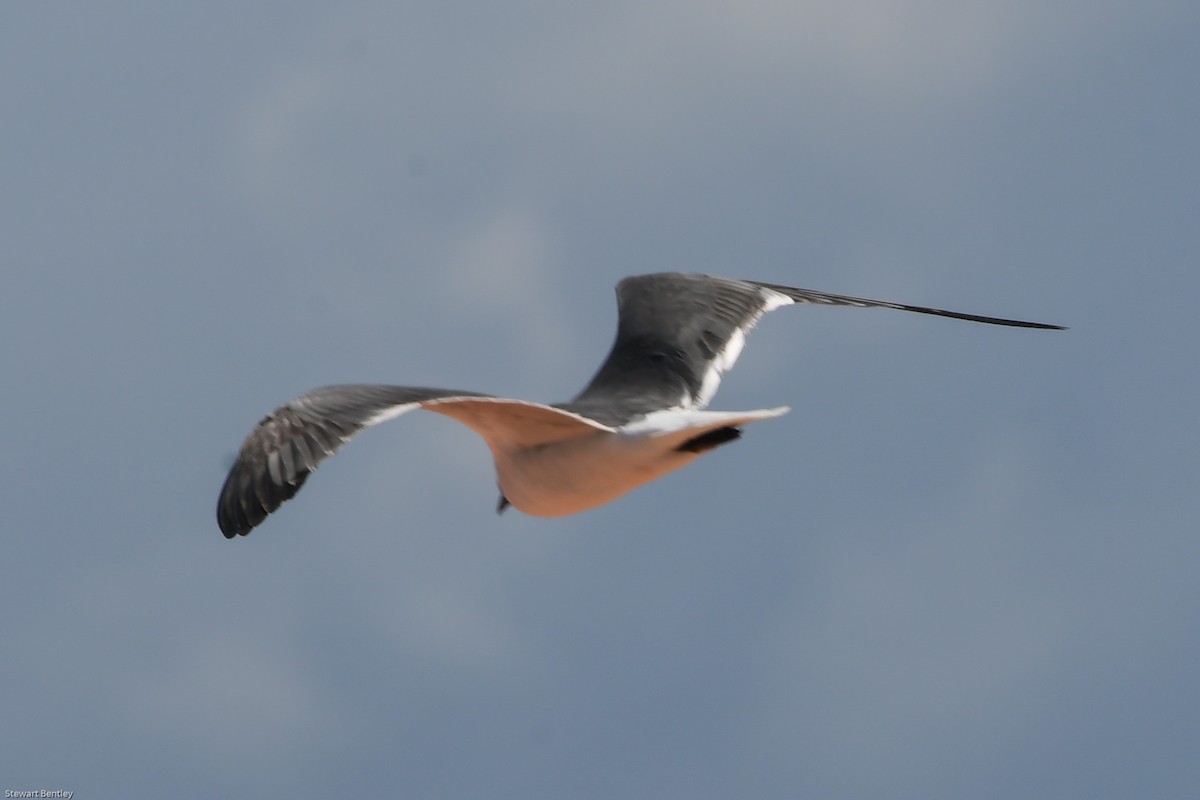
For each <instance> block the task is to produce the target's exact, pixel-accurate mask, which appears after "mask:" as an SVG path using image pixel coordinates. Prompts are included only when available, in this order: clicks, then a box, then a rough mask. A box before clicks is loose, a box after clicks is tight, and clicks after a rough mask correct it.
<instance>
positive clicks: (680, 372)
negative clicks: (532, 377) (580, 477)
mask: <svg viewBox="0 0 1200 800" xmlns="http://www.w3.org/2000/svg"><path fill="white" fill-rule="evenodd" d="M772 294H773V293H772V292H770V291H767V290H765V287H760V286H758V285H756V284H753V283H749V282H747V281H736V280H730V279H727V278H716V277H711V276H708V275H691V274H682V273H673V272H672V273H659V274H655V275H638V276H635V277H632V278H626V279H624V280H623V281H621V282H620V283H619V284H617V308H618V313H619V318H618V322H617V335H616V339H615V340H614V341H613V345H612V349H611V350H610V351H609V354H608V357H607V358H606V359H605V360H604V363H603V364H602V365H601V366H600V369H599V371H597V372H596V374H595V376H594V377H593V378H592V379H591V381H590V382H589V383H588V385H587V386H586V387H585V388H584V390H583V391H582V392H580V393H579V394H578V395H577V396H576V397H575V399H574V400H572V401H571V402H569V403H563V404H562V405H561V407H562V408H565V409H569V410H571V411H577V412H579V413H582V414H586V415H587V416H588V417H591V418H593V419H597V420H600V421H601V422H604V423H606V424H610V425H621V424H624V423H625V422H628V421H629V420H630V419H632V418H635V417H637V416H640V415H643V414H648V413H650V412H652V411H657V410H659V409H663V408H673V407H678V406H683V407H693V406H696V407H698V406H703V405H704V404H705V403H706V402H707V399H708V398H707V397H706V395H707V394H710V392H708V391H706V390H707V388H708V387H706V385H705V379H706V377H708V376H709V373H710V371H711V370H712V368H713V365H714V363H717V364H722V361H723V360H725V361H728V362H729V363H724V364H722V369H724V368H728V367H729V366H732V359H726V358H725V355H726V353H727V351H728V350H731V348H729V347H728V346H729V344H730V342H731V340H733V339H734V338H735V337H739V336H740V335H741V334H744V333H745V331H747V330H749V329H750V328H751V327H753V325H754V323H755V322H756V321H757V320H758V318H759V317H761V316H762V314H763V313H764V312H765V311H768V310H770V309H771V308H773V307H774V305H773V303H772ZM777 302H778V299H776V303H777ZM732 349H740V343H739V344H738V345H737V346H736V348H732ZM732 357H733V359H736V357H737V353H736V352H732ZM709 380H710V382H711V380H712V379H711V378H710V379H709ZM712 388H713V389H715V386H713V387H712Z"/></svg>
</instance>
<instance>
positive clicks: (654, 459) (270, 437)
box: [217, 273, 1063, 539]
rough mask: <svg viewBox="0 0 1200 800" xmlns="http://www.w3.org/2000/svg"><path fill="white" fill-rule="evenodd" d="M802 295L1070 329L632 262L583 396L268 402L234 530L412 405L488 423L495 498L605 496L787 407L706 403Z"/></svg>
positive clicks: (596, 499) (236, 480) (225, 518)
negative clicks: (752, 338)
mask: <svg viewBox="0 0 1200 800" xmlns="http://www.w3.org/2000/svg"><path fill="white" fill-rule="evenodd" d="M798 303H816V304H820V305H836V306H855V307H858V308H894V309H899V310H901V311H914V312H916V313H918V314H934V315H936V316H940V317H952V318H954V319H962V320H969V321H971V322H982V323H987V324H989V325H1008V326H1012V327H1017V328H1041V329H1050V330H1062V329H1063V327H1062V326H1061V325H1047V324H1045V323H1041V322H1021V321H1019V320H1013V319H999V318H996V317H984V316H979V315H977V314H963V313H960V312H957V311H945V310H942V309H938V308H926V307H924V306H910V305H904V304H901V303H889V302H886V301H881V300H867V299H864V298H861V297H848V296H846V295H840V294H828V293H826V292H816V291H812V290H810V289H796V288H793V287H791V286H781V285H778V284H774V283H760V282H758V281H741V280H730V279H728V278H718V277H713V276H709V275H693V274H682V273H659V274H655V275H637V276H634V277H631V278H626V279H624V280H622V281H621V282H620V283H619V284H617V305H618V312H619V320H618V324H617V336H616V340H615V341H614V342H613V346H612V350H611V351H610V352H609V354H608V358H606V359H605V361H604V363H603V364H601V365H600V369H599V371H598V372H597V373H596V374H595V376H594V377H593V378H592V380H591V382H590V383H588V385H587V386H586V387H584V389H583V391H582V392H580V393H579V394H578V395H577V396H576V397H575V399H573V400H570V401H569V402H566V403H556V404H553V405H543V404H541V403H534V402H530V401H527V400H512V399H509V398H505V397H495V396H493V395H487V394H480V393H478V392H465V391H458V390H455V389H431V388H427V387H420V386H390V385H385V384H343V385H338V386H326V387H323V388H320V389H315V390H313V391H311V392H308V393H307V394H304V395H301V396H300V397H297V398H296V399H295V400H292V401H291V402H289V403H286V404H284V405H282V406H280V407H279V408H277V409H275V410H274V411H272V412H271V413H270V414H268V415H267V416H265V417H263V419H262V420H261V421H260V422H259V423H258V425H256V426H255V427H254V430H252V431H251V432H250V435H249V436H247V437H246V440H245V441H244V442H243V443H242V448H241V450H240V452H239V453H238V456H237V460H236V461H235V463H234V465H233V467H232V468H231V469H230V471H229V476H228V477H227V478H226V479H225V485H224V486H223V487H222V488H221V495H220V498H219V499H218V501H217V524H218V525H219V526H220V528H221V532H222V533H224V534H225V537H226V538H229V539H232V538H233V537H235V536H238V535H241V536H245V535H246V534H248V533H250V531H251V530H252V529H253V528H254V527H255V526H256V525H258V524H259V523H261V522H262V521H263V520H265V519H266V518H267V515H269V514H270V513H271V512H273V511H275V510H276V509H278V508H279V506H280V505H281V504H282V503H283V502H284V501H285V500H288V499H289V498H291V497H292V496H293V495H295V494H296V492H297V491H299V489H300V487H301V486H302V485H304V481H305V480H307V478H308V476H309V473H311V472H312V471H313V470H315V469H316V468H317V466H318V465H319V464H320V463H321V462H322V461H324V460H325V459H326V458H328V457H329V456H332V455H333V454H334V453H336V452H337V451H338V450H339V449H340V448H341V447H342V445H344V444H345V443H346V442H348V441H350V439H351V438H353V437H354V435H355V434H357V433H358V432H359V431H361V430H363V429H364V428H369V427H371V426H372V425H377V424H379V423H380V422H386V421H388V420H390V419H393V418H395V417H398V416H400V415H401V414H403V413H405V412H407V411H412V410H413V409H415V408H423V409H425V410H427V411H435V412H437V413H439V414H443V415H445V416H447V417H450V418H451V419H456V420H458V421H459V422H461V423H463V424H464V425H466V426H467V427H469V428H471V430H473V431H475V432H476V433H478V434H479V435H480V436H482V437H483V440H484V441H485V442H486V443H487V446H488V448H489V449H490V450H491V451H492V458H493V460H494V461H495V465H496V476H497V481H498V483H499V486H500V502H499V504H498V506H497V508H496V510H497V512H501V511H503V510H504V509H505V508H506V507H507V506H509V505H512V506H514V507H515V508H517V509H519V510H520V511H523V512H524V513H526V514H531V515H534V516H540V517H557V516H563V515H566V514H574V513H576V512H579V511H586V510H587V509H590V508H595V507H596V506H599V505H603V504H605V503H608V502H610V501H612V500H615V499H616V498H618V497H620V496H621V495H623V494H625V493H627V492H629V491H631V490H632V489H635V488H637V487H638V486H641V485H642V484H644V483H648V482H650V481H652V480H655V479H656V478H660V477H662V476H663V475H666V474H667V473H669V472H674V471H675V470H677V469H679V468H681V467H684V466H686V465H687V464H689V463H691V462H692V461H694V460H695V459H696V458H698V457H699V456H701V455H703V454H704V453H707V452H709V451H711V450H714V449H716V448H717V447H720V446H721V445H723V444H726V443H727V442H731V441H733V440H734V439H737V438H738V437H739V436H741V427H742V426H743V425H747V424H749V423H751V422H758V421H760V420H765V419H772V418H774V417H778V416H780V415H782V414H785V413H787V411H788V408H787V407H779V408H769V409H759V410H756V411H706V410H705V407H706V406H707V405H708V403H709V401H710V400H711V399H712V397H713V395H714V394H715V393H716V391H717V386H718V385H719V384H720V382H721V376H722V375H723V374H724V373H725V372H726V371H727V370H729V369H730V368H731V367H732V366H733V364H734V362H735V361H737V357H738V355H739V354H740V353H741V351H742V346H743V345H744V344H745V340H746V334H747V333H748V332H749V331H750V329H751V328H753V327H754V324H755V323H756V322H758V320H759V318H760V317H762V315H763V314H765V313H767V312H768V311H772V310H774V309H776V308H779V307H781V306H789V305H793V304H798Z"/></svg>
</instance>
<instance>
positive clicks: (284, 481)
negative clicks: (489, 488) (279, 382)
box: [217, 384, 613, 539]
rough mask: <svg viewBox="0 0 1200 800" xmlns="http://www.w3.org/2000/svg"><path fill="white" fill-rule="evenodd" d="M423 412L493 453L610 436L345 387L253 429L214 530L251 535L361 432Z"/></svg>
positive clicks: (392, 389) (570, 419)
mask: <svg viewBox="0 0 1200 800" xmlns="http://www.w3.org/2000/svg"><path fill="white" fill-rule="evenodd" d="M414 408H424V409H427V410H429V411H436V412H437V413H439V414H443V415H445V416H447V417H450V418H451V419H455V420H458V421H459V422H461V423H463V424H464V425H466V426H468V427H469V428H471V429H472V430H474V431H475V432H476V433H478V434H479V435H480V436H482V437H483V438H484V440H485V441H486V442H487V444H488V447H489V448H491V449H492V450H493V452H501V453H504V452H512V451H516V450H521V449H523V448H537V447H538V446H540V445H545V444H548V443H551V442H561V441H565V440H568V439H574V438H578V437H582V436H588V435H592V434H595V433H598V432H605V433H612V432H613V429H612V428H610V427H608V426H606V425H603V424H601V423H599V422H596V421H594V420H591V419H588V418H587V417H585V416H582V415H579V414H575V413H572V412H569V411H565V410H563V409H560V408H554V407H552V406H546V405H542V404H541V403H531V402H527V401H525V400H510V399H507V398H504V397H494V396H492V395H486V394H479V393H478V392H463V391H458V390H456V389H429V388H425V387H421V386H384V385H378V384H346V385H342V386H326V387H324V388H323V389H316V390H314V391H311V392H309V393H308V394H305V395H302V396H300V397H297V398H296V399H295V400H293V401H291V402H290V403H287V404H286V405H283V406H281V407H279V408H277V409H275V410H274V411H272V412H271V413H270V414H268V415H267V416H265V417H263V419H262V420H261V421H260V422H259V423H258V425H256V426H255V428H254V430H252V431H251V432H250V435H249V436H247V437H246V441H245V442H244V443H243V444H242V449H241V451H240V452H239V453H238V457H237V461H236V462H234V465H233V468H232V469H230V471H229V476H228V477H227V478H226V479H225V485H224V486H223V487H222V488H221V496H220V498H219V499H218V501H217V524H218V525H220V527H221V532H222V533H224V534H225V537H226V538H227V539H232V538H233V537H234V536H237V535H239V534H240V535H242V536H244V535H246V534H248V533H250V531H251V529H252V528H254V527H255V526H256V525H258V524H259V523H260V522H262V521H263V520H264V519H266V518H267V515H268V514H270V513H271V512H273V511H275V510H276V509H277V508H279V506H280V505H281V504H282V503H283V502H284V501H285V500H288V499H289V498H291V497H292V496H293V495H295V494H296V492H298V491H299V490H300V487H301V486H303V485H304V481H305V480H306V479H307V478H308V475H309V473H310V472H312V471H313V470H314V469H316V468H317V465H318V464H320V463H321V462H322V461H323V460H325V459H326V458H328V457H329V456H332V455H333V454H334V453H336V452H337V451H338V449H339V448H341V446H342V445H344V444H345V443H346V442H348V441H350V439H351V438H352V437H353V436H354V435H355V434H356V433H358V432H359V431H361V430H362V429H364V428H368V427H370V426H372V425H376V424H378V423H380V422H386V421H387V420H389V419H393V418H394V417H398V416H399V415H401V414H403V413H405V412H407V411H411V410H413V409H414Z"/></svg>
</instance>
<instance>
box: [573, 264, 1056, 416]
mask: <svg viewBox="0 0 1200 800" xmlns="http://www.w3.org/2000/svg"><path fill="white" fill-rule="evenodd" d="M792 303H822V304H826V305H845V306H858V307H861V308H869V307H879V308H894V309H898V310H900V311H915V312H917V313H919V314H935V315H937V316H942V317H953V318H955V319H964V320H969V321H971V322H984V323H988V324H992V325H1012V326H1016V327H1022V328H1049V329H1059V328H1060V326H1058V325H1046V324H1044V323H1040V322H1022V321H1019V320H1011V319H1001V318H998V317H984V316H980V315H978V314H963V313H959V312H957V311H945V310H942V309H938V308H926V307H925V306H911V305H903V304H901V303H890V302H885V301H881V300H867V299H865V298H861V297H850V296H847V295H839V294H829V293H826V292H814V291H810V290H808V289H797V288H794V287H791V286H782V285H779V284H773V283H760V282H757V281H739V280H730V279H728V278H717V277H712V276H709V275H692V274H682V273H660V274H656V275H639V276H636V277H632V278H626V279H625V280H623V281H621V282H620V283H619V284H617V306H618V313H619V319H618V323H617V335H616V339H615V341H614V342H613V346H612V350H611V351H610V352H609V354H608V358H607V359H605V361H604V363H603V364H602V365H601V366H600V369H599V371H598V372H597V373H596V375H595V376H594V377H593V378H592V380H591V382H589V383H588V385H587V386H586V387H585V388H584V390H583V391H582V392H580V394H579V395H578V396H577V397H575V399H574V400H572V401H571V402H569V403H563V404H562V405H561V407H562V408H565V409H568V410H571V411H575V412H578V413H580V414H584V415H586V416H588V417H590V418H592V419H596V420H599V421H601V422H604V423H606V424H609V425H623V424H625V423H627V422H629V421H630V420H632V419H635V418H637V417H638V416H641V415H644V414H648V413H650V412H653V411H658V410H661V409H664V408H685V409H687V408H704V407H705V406H706V405H707V404H708V402H709V401H710V400H711V399H712V396H713V394H715V393H716V390H717V387H718V386H719V385H720V382H721V375H722V374H723V373H724V372H726V371H727V370H729V369H730V368H731V367H732V366H733V365H734V362H736V361H737V357H738V355H739V354H740V353H741V351H742V347H743V345H744V344H745V337H746V333H747V332H748V331H749V330H750V329H751V328H753V327H754V324H755V323H756V322H758V320H759V318H760V317H761V316H762V315H763V314H765V313H767V312H768V311H771V310H773V309H775V308H779V307H780V306H784V305H791V304H792Z"/></svg>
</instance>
